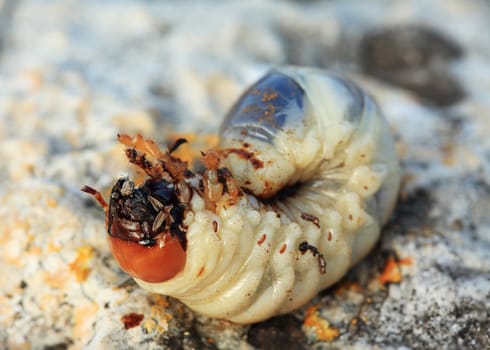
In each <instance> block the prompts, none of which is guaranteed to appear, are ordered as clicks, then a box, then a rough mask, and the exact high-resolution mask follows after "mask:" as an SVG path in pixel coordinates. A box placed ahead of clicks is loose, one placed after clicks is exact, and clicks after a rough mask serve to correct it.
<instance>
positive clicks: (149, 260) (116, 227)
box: [82, 179, 186, 283]
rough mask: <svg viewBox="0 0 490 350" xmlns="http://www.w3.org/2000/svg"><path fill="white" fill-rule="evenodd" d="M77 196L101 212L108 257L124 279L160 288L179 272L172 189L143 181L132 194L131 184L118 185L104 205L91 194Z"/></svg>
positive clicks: (180, 240)
mask: <svg viewBox="0 0 490 350" xmlns="http://www.w3.org/2000/svg"><path fill="white" fill-rule="evenodd" d="M82 191H84V192H87V193H89V194H92V195H93V196H95V198H96V199H97V200H98V201H99V203H100V204H101V205H102V206H103V207H104V210H105V212H106V225H107V232H108V241H109V246H110V249H111V252H112V254H113V256H114V258H115V259H116V260H117V262H118V263H119V265H120V266H121V268H122V269H123V270H124V271H126V272H127V273H128V274H129V275H131V276H132V277H135V278H138V279H140V280H143V281H145V282H152V283H155V282H164V281H166V280H169V279H171V278H172V277H174V276H175V275H177V274H178V273H179V272H180V271H181V270H182V269H183V268H184V265H185V260H186V253H185V248H186V239H185V229H184V228H183V226H182V220H183V218H184V211H185V205H184V204H181V203H180V202H179V200H178V198H177V196H176V193H175V189H174V186H173V184H170V183H169V182H167V181H165V180H158V181H156V180H152V179H149V180H147V181H146V182H145V183H144V184H143V186H141V187H139V188H135V186H134V183H133V182H132V181H130V180H128V179H119V180H118V181H117V182H116V184H115V185H114V187H113V188H112V192H111V198H110V201H109V205H107V203H106V202H105V201H104V199H103V198H102V196H101V195H100V193H99V192H98V191H96V190H94V189H93V188H90V187H87V186H85V187H84V188H83V189H82Z"/></svg>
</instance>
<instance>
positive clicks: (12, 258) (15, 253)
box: [0, 219, 30, 267]
mask: <svg viewBox="0 0 490 350" xmlns="http://www.w3.org/2000/svg"><path fill="white" fill-rule="evenodd" d="M29 229H30V225H29V223H28V222H27V221H26V220H20V219H12V220H11V221H10V222H7V223H5V226H4V227H3V228H2V230H1V231H0V247H1V254H2V255H1V256H2V259H3V261H5V262H6V263H8V264H11V265H14V266H18V267H21V266H23V265H24V264H25V251H26V246H27V245H28V244H29V235H28V234H27V232H28V231H29Z"/></svg>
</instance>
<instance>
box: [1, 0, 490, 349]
mask: <svg viewBox="0 0 490 350" xmlns="http://www.w3.org/2000/svg"><path fill="white" fill-rule="evenodd" d="M488 18H490V6H489V5H488V2H485V1H471V2H470V1H463V0H461V1H456V0H421V1H416V2H411V1H398V2H386V1H373V2H362V3H360V2H354V1H343V0H342V1H341V0H339V1H328V2H321V1H296V2H294V1H289V2H286V1H284V2H281V1H262V2H259V1H252V2H245V1H243V2H226V3H225V2H223V3H221V2H216V1H203V2H199V3H195V2H191V1H180V2H150V1H139V2H138V1H129V0H125V1H117V2H116V1H111V2H100V1H72V0H69V1H62V0H51V1H42V2H41V1H34V0H24V1H16V0H0V82H1V83H0V120H1V123H0V135H1V136H2V137H1V140H0V155H1V159H2V161H1V162H0V176H1V184H0V203H1V204H0V222H2V225H0V276H2V283H1V286H0V348H5V349H81V348H87V349H98V348H101V349H102V348H103V349H123V348H130V349H163V348H172V349H180V348H183V349H217V348H218V349H237V348H240V349H249V348H250V349H252V348H257V349H271V348H292V349H320V348H322V349H323V348H325V349H329V348H332V349H334V348H356V349H366V348H374V349H376V348H383V349H384V348H399V349H407V348H413V349H431V348H433V349H436V348H437V349H440V348H447V349H452V348H454V349H456V348H458V349H460V348H462V349H483V348H485V347H488V346H489V344H490V333H489V332H490V331H489V329H490V321H489V310H490V219H489V217H490V216H489V215H488V213H489V211H490V180H489V179H490V138H489V137H488V135H490V63H489V62H490V31H488V30H487V31H485V30H483V28H487V27H488ZM280 64H301V65H311V66H318V67H324V68H328V69H331V70H334V71H339V72H342V73H343V74H346V75H349V76H351V77H352V79H354V80H356V81H357V82H358V83H359V84H361V85H362V86H363V87H364V88H366V89H367V90H368V91H369V92H370V93H371V94H372V95H373V96H374V97H375V98H376V99H377V100H378V102H379V104H380V105H381V107H382V109H383V110H384V112H385V115H386V117H387V119H388V121H389V122H390V124H391V126H392V128H393V132H394V134H395V136H396V140H397V147H398V153H399V155H400V159H401V164H402V171H403V175H404V181H403V188H402V193H401V197H400V202H399V204H398V206H397V208H396V211H395V213H394V215H393V218H392V220H391V221H390V223H389V225H388V226H387V227H386V228H385V230H384V233H383V237H382V239H381V241H380V243H379V245H378V246H377V248H376V249H375V250H374V251H373V252H372V254H370V255H369V256H368V257H367V258H366V259H364V260H363V261H362V262H361V263H360V264H359V265H358V266H357V267H356V268H355V269H353V270H352V271H351V272H350V273H349V274H348V275H347V276H346V277H345V278H344V279H343V280H342V281H341V282H340V283H338V284H337V285H336V286H334V287H333V288H330V289H329V290H326V291H324V292H322V293H321V294H320V295H318V296H317V297H316V298H315V299H314V300H312V301H311V302H310V303H309V304H308V305H306V306H305V307H304V308H303V309H301V310H298V311H297V312H295V313H294V314H290V315H285V316H282V317H278V318H275V319H272V320H269V321H266V322H263V323H259V324H255V325H252V326H237V325H233V324H231V323H228V322H224V321H220V320H210V319H207V318H205V317H202V316H199V315H195V314H194V313H192V312H191V311H190V310H188V309H187V308H186V307H185V306H183V305H182V304H180V303H179V302H177V301H175V300H171V299H169V298H165V297H162V296H157V295H150V294H148V293H147V292H145V291H143V290H142V289H140V288H138V287H137V286H136V285H135V283H134V282H133V281H132V280H131V279H129V278H128V277H127V276H126V275H125V274H124V273H122V272H121V271H120V270H119V269H118V267H117V265H116V264H115V262H114V260H113V259H112V257H111V256H110V253H109V250H108V247H107V245H106V241H105V236H104V235H105V232H104V220H103V214H102V212H101V211H100V209H99V208H98V207H96V206H95V204H94V202H93V200H92V199H91V198H87V196H86V195H85V194H83V193H81V192H80V191H79V188H80V187H81V186H83V185H84V184H90V185H92V186H94V187H97V188H102V189H106V190H109V189H110V187H111V185H112V183H113V181H114V179H115V178H117V177H118V176H119V175H121V174H122V173H124V172H127V171H129V170H128V167H127V164H126V161H125V159H124V158H123V151H122V148H121V146H120V145H118V144H117V142H116V137H115V136H116V134H117V133H131V134H135V133H138V132H139V133H142V134H143V135H145V136H146V137H151V138H154V139H155V140H157V141H159V142H161V143H165V142H166V141H167V140H168V138H169V137H170V136H171V135H172V134H173V133H175V132H194V133H207V134H212V133H215V132H216V129H217V128H218V126H219V123H220V120H221V117H222V116H223V114H224V113H225V111H226V109H227V108H229V106H230V104H231V103H233V101H234V100H235V98H236V97H237V96H238V95H239V94H240V92H241V91H242V90H243V88H244V87H245V86H246V85H248V84H250V83H251V82H253V81H254V80H255V79H257V78H258V77H259V76H260V75H261V74H262V73H264V72H265V71H266V70H267V69H268V68H269V67H271V66H274V65H280Z"/></svg>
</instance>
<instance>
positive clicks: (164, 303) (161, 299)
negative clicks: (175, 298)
mask: <svg viewBox="0 0 490 350" xmlns="http://www.w3.org/2000/svg"><path fill="white" fill-rule="evenodd" d="M151 299H152V301H153V303H154V304H155V305H159V306H161V307H168V300H167V297H166V296H164V295H159V294H153V295H152V298H151Z"/></svg>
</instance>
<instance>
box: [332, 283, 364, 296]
mask: <svg viewBox="0 0 490 350" xmlns="http://www.w3.org/2000/svg"><path fill="white" fill-rule="evenodd" d="M346 292H355V293H362V292H363V289H362V287H361V285H360V284H359V283H358V282H341V283H339V286H338V287H337V288H336V289H335V295H337V296H339V295H341V294H344V293H346Z"/></svg>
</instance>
